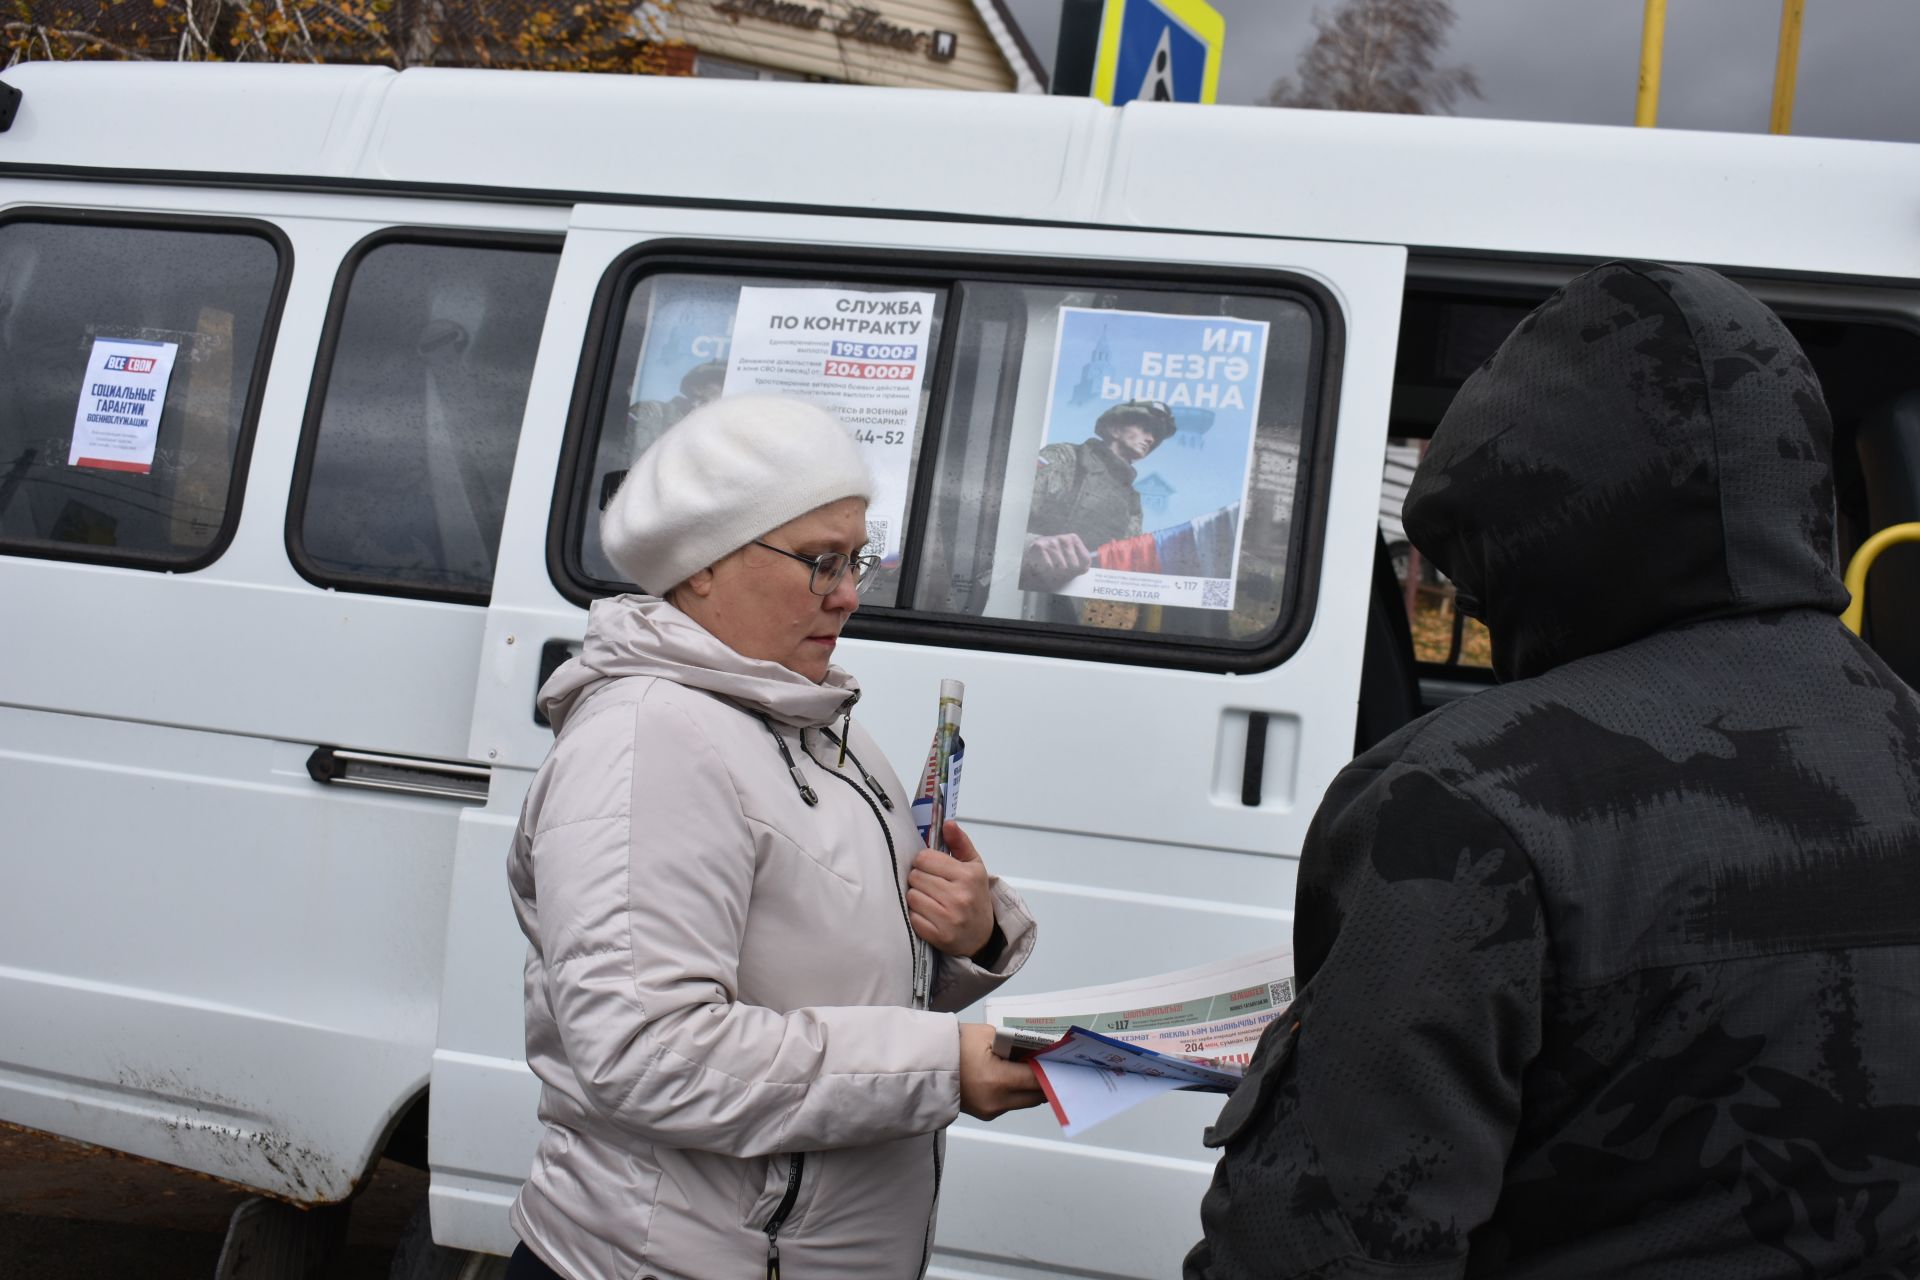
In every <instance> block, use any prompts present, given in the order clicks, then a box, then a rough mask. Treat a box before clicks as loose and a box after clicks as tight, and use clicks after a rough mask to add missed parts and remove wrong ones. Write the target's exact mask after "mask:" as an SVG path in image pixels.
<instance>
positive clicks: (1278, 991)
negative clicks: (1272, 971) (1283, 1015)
mask: <svg viewBox="0 0 1920 1280" xmlns="http://www.w3.org/2000/svg"><path fill="white" fill-rule="evenodd" d="M1267 999H1269V1000H1271V1001H1272V1002H1273V1006H1274V1008H1276V1009H1277V1008H1279V1007H1280V1006H1281V1005H1287V1004H1292V1003H1293V979H1292V978H1282V979H1280V981H1278V982H1269V983H1268V984H1267Z"/></svg>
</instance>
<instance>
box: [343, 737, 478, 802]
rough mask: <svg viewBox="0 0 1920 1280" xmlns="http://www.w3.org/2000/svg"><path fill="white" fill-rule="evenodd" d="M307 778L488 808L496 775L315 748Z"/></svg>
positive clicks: (450, 765) (454, 765)
mask: <svg viewBox="0 0 1920 1280" xmlns="http://www.w3.org/2000/svg"><path fill="white" fill-rule="evenodd" d="M307 776H308V777H310V778H312V779H313V780H314V781H315V782H318V783H322V784H324V785H326V786H330V787H361V788H364V789H366V790H368V791H392V792H396V793H398V794H400V795H409V796H431V797H432V798H434V799H436V800H465V801H468V802H470V803H473V804H485V803H486V800H487V785H488V783H490V782H491V781H492V779H493V771H492V770H490V769H488V768H486V767H485V766H483V765H473V764H460V763H457V762H455V761H452V760H422V759H419V758H417V757H414V756H388V755H381V754H379V753H378V752H374V751H348V750H346V749H345V748H343V747H315V748H314V749H313V754H312V755H310V756H308V757H307Z"/></svg>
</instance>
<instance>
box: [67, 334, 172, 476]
mask: <svg viewBox="0 0 1920 1280" xmlns="http://www.w3.org/2000/svg"><path fill="white" fill-rule="evenodd" d="M179 353H180V344H179V343H177V342H142V341H140V340H138V339H134V338H95V339H94V340H93V351H92V352H91V354H89V355H88V356H87V375H86V381H85V382H84V383H83V384H82V385H81V388H80V405H79V407H78V408H77V409H75V410H74V415H73V444H72V446H71V447H70V448H69V449H68V450H67V465H68V466H70V467H92V468H95V469H97V470H101V471H131V472H134V473H136V474H139V475H145V474H147V473H148V472H150V471H152V470H153V450H154V445H155V444H156V443H158V441H159V439H160V411H161V409H162V408H164V407H165V405H166V403H167V383H168V381H169V380H171V379H172V377H173V361H174V357H175V356H177V355H179Z"/></svg>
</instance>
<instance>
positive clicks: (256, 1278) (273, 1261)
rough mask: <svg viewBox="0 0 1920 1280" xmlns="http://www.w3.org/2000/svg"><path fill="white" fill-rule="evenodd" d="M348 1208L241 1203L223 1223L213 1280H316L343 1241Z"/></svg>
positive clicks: (265, 1201) (260, 1199)
mask: <svg viewBox="0 0 1920 1280" xmlns="http://www.w3.org/2000/svg"><path fill="white" fill-rule="evenodd" d="M350 1208H351V1206H349V1205H344V1204H327V1205H319V1206H316V1207H315V1208H312V1209H296V1208H294V1207H293V1206H292V1205H290V1204H281V1203H279V1202H278V1201H276V1200H268V1199H266V1198H265V1197H263V1196H254V1197H252V1198H251V1199H248V1200H243V1201H242V1202H241V1203H240V1206H239V1207H238V1208H236V1209H235V1210H234V1211H233V1217H232V1218H231V1219H229V1220H228V1222H227V1238H226V1239H225V1240H224V1241H222V1242H221V1245H220V1258H219V1261H217V1262H216V1263H215V1264H214V1268H213V1275H214V1280H320V1277H321V1276H324V1275H327V1274H329V1272H330V1271H331V1270H332V1267H333V1264H334V1260H335V1259H336V1258H338V1257H339V1255H340V1251H341V1246H342V1245H343V1244H344V1243H345V1242H346V1238H347V1214H348V1212H349V1210H350Z"/></svg>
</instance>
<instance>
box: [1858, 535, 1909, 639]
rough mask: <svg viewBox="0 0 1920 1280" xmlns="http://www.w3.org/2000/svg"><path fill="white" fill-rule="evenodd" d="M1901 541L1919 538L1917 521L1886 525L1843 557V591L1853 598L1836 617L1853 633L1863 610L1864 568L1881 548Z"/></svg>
mask: <svg viewBox="0 0 1920 1280" xmlns="http://www.w3.org/2000/svg"><path fill="white" fill-rule="evenodd" d="M1901 542H1920V522H1916V523H1913V524H1890V525H1888V526H1887V527H1886V528H1884V529H1882V530H1881V531H1880V532H1878V533H1876V534H1874V535H1873V536H1872V537H1871V538H1868V539H1867V540H1866V541H1865V542H1863V543H1861V544H1860V549H1859V550H1858V551H1856V552H1854V553H1853V559H1851V560H1849V561H1847V591H1848V592H1849V593H1850V594H1851V595H1852V596H1853V602H1852V603H1851V604H1849V605H1848V606H1847V608H1846V611H1845V612H1844V613H1842V614H1841V615H1840V621H1842V622H1844V623H1846V625H1847V630H1849V631H1851V632H1853V634H1855V635H1859V634H1860V621H1861V618H1862V616H1863V615H1864V614H1865V613H1866V608H1867V570H1869V569H1871V568H1873V562H1874V559H1875V558H1876V557H1877V556H1879V554H1880V553H1881V552H1882V551H1885V550H1886V549H1887V548H1888V547H1891V546H1894V545H1895V544H1897V543H1901Z"/></svg>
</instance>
